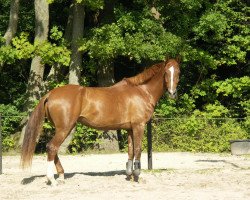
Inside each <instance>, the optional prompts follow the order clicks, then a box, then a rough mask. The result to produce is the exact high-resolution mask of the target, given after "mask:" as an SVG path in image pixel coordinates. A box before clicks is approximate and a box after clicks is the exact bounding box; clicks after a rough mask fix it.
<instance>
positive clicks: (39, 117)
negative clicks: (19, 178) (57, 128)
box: [21, 96, 47, 169]
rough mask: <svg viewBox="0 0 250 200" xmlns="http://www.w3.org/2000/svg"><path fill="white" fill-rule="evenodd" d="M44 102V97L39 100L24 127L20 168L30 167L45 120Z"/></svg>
mask: <svg viewBox="0 0 250 200" xmlns="http://www.w3.org/2000/svg"><path fill="white" fill-rule="evenodd" d="M46 100H47V98H46V96H45V97H43V98H42V99H41V100H40V102H39V103H38V105H37V106H36V108H35V109H34V111H33V112H32V114H31V116H30V118H29V121H28V123H27V125H26V128H25V134H24V138H23V144H22V152H21V167H22V168H23V169H24V168H28V167H30V166H31V163H32V158H33V154H34V151H35V147H36V141H37V139H38V137H39V135H40V133H41V130H42V125H43V121H44V118H45V103H46Z"/></svg>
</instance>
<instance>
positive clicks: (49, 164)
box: [47, 161, 58, 186]
mask: <svg viewBox="0 0 250 200" xmlns="http://www.w3.org/2000/svg"><path fill="white" fill-rule="evenodd" d="M54 166H55V164H54V161H48V162H47V179H48V181H49V183H51V185H52V186H57V185H58V183H57V181H56V180H55V178H54V170H53V169H54Z"/></svg>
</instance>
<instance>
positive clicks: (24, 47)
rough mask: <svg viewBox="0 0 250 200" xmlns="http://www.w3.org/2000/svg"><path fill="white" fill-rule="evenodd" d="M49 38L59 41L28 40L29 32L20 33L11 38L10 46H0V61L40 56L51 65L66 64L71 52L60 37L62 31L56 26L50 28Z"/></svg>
mask: <svg viewBox="0 0 250 200" xmlns="http://www.w3.org/2000/svg"><path fill="white" fill-rule="evenodd" d="M51 38H52V39H54V40H56V41H59V45H57V44H56V43H51V42H48V41H45V42H37V41H36V42H35V43H34V44H31V43H30V42H29V34H27V33H23V32H22V33H21V34H20V36H17V37H15V38H13V40H12V45H13V47H11V46H1V47H0V63H2V64H3V63H7V64H12V63H14V62H15V61H16V60H23V59H31V58H33V57H34V56H41V57H42V61H43V62H44V63H45V64H49V65H53V64H55V63H59V64H61V65H65V66H68V65H69V62H70V54H71V52H70V51H69V50H68V49H67V47H66V46H65V44H64V41H63V39H62V32H60V31H58V29H57V28H56V27H53V28H52V30H51Z"/></svg>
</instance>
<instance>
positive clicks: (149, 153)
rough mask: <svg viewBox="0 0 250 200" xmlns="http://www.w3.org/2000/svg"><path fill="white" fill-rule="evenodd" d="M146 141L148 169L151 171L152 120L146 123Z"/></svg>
mask: <svg viewBox="0 0 250 200" xmlns="http://www.w3.org/2000/svg"><path fill="white" fill-rule="evenodd" d="M147 139H148V169H149V170H150V169H153V162H152V119H150V120H149V121H148V123H147Z"/></svg>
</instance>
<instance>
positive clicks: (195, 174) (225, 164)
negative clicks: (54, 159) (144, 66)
mask: <svg viewBox="0 0 250 200" xmlns="http://www.w3.org/2000/svg"><path fill="white" fill-rule="evenodd" d="M61 161H62V164H63V166H64V169H65V172H66V174H65V176H66V180H65V184H63V185H59V186H57V187H52V186H50V185H47V184H46V177H45V173H46V157H45V156H35V157H34V159H33V165H32V169H31V170H30V171H22V170H21V169H19V156H4V157H3V174H2V175H0V199H3V200H8V199H13V200H14V199H15V200H17V199H18V200H20V199H32V200H33V199H35V200H40V199H57V200H58V199H67V200H69V199H72V200H73V199H104V200H105V199H126V200H127V199H130V200H131V199H137V200H138V199H145V200H147V199H150V200H151V199H171V200H175V199H176V200H181V199H183V200H189V199H190V200H196V199H197V200H201V199H202V200H208V199H209V200H216V199H218V200H223V199H227V200H235V199H241V200H249V199H250V157H249V156H232V155H229V154H200V153H199V154H193V153H154V154H153V167H154V170H153V171H148V170H146V168H147V155H146V154H143V155H142V168H143V169H144V170H143V171H142V174H141V178H140V181H139V183H136V182H131V181H127V180H125V178H126V176H125V163H126V161H127V155H126V154H99V155H76V156H72V155H64V156H61Z"/></svg>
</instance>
